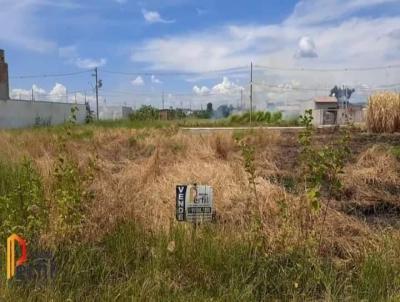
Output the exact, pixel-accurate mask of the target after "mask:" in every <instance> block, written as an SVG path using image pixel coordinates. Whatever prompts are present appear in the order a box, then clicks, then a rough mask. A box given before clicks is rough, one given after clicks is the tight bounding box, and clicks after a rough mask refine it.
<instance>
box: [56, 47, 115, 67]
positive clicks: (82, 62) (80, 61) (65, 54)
mask: <svg viewBox="0 0 400 302" xmlns="http://www.w3.org/2000/svg"><path fill="white" fill-rule="evenodd" d="M58 55H59V56H60V57H61V58H63V59H66V60H67V62H69V63H70V64H74V65H75V66H77V67H78V68H82V69H92V68H95V67H101V66H104V65H106V64H107V59H105V58H100V59H93V58H81V57H80V56H79V52H78V48H77V47H76V45H69V46H64V47H59V48H58Z"/></svg>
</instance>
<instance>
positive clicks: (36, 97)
mask: <svg viewBox="0 0 400 302" xmlns="http://www.w3.org/2000/svg"><path fill="white" fill-rule="evenodd" d="M399 70H400V65H396V64H393V65H387V66H372V67H352V68H336V67H328V68H326V69H323V68H306V67H282V66H267V65H259V64H254V65H253V68H250V66H238V67H233V68H227V69H219V70H206V71H199V72H186V71H155V70H142V71H126V70H121V71H118V70H112V69H108V68H107V69H106V68H104V69H103V68H99V69H98V77H99V79H101V81H102V83H103V85H102V86H101V87H100V85H99V83H96V82H95V80H94V77H93V73H94V71H93V70H84V71H76V72H66V73H44V74H36V75H14V76H11V77H10V79H11V80H12V82H14V81H15V82H17V83H18V84H20V83H31V85H32V84H34V83H35V81H36V80H40V81H42V82H43V81H45V80H47V81H49V82H50V81H53V82H54V81H55V80H57V81H60V82H63V83H69V82H74V83H75V84H74V85H76V86H80V87H79V88H78V89H68V88H67V86H68V84H56V85H58V86H57V87H56V86H55V87H54V88H53V89H52V90H51V91H45V90H44V89H41V88H39V87H37V86H35V85H32V89H13V90H12V91H11V97H12V98H13V99H16V100H31V101H48V102H67V103H73V102H75V103H86V102H87V103H89V104H90V105H91V106H92V107H93V106H97V104H96V93H95V91H96V88H98V89H99V99H98V102H99V106H103V107H104V106H130V107H133V108H138V107H139V106H141V105H143V104H149V105H153V106H155V107H158V108H170V107H173V108H185V109H193V110H195V109H205V108H206V106H207V103H213V105H214V108H215V107H217V106H219V105H223V104H224V105H230V106H232V107H234V108H236V109H238V110H249V109H250V103H251V101H252V104H253V109H254V110H258V109H260V110H261V109H268V110H281V111H285V112H291V111H293V112H296V111H302V110H303V109H305V108H307V107H310V106H312V102H313V99H314V98H315V97H319V96H329V95H331V90H332V88H333V87H334V86H338V87H346V88H350V89H354V90H355V92H354V94H353V95H352V97H351V101H352V102H355V103H366V101H367V99H368V96H369V95H371V94H373V93H375V92H378V91H384V90H391V91H399V89H400V83H399V80H398V75H397V73H398V71H399ZM77 79H78V80H77ZM79 79H81V80H79ZM251 79H252V80H251ZM83 83H85V84H83Z"/></svg>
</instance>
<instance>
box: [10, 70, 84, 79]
mask: <svg viewBox="0 0 400 302" xmlns="http://www.w3.org/2000/svg"><path fill="white" fill-rule="evenodd" d="M88 72H91V70H84V71H76V72H68V73H49V74H36V75H17V76H12V77H10V79H36V78H59V77H69V76H74V75H79V74H84V73H88Z"/></svg>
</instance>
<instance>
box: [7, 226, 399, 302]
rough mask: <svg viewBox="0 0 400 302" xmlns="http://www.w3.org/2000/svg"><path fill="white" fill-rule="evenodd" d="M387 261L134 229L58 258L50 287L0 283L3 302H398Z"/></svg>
mask: <svg viewBox="0 0 400 302" xmlns="http://www.w3.org/2000/svg"><path fill="white" fill-rule="evenodd" d="M389 254H390V253H385V254H377V253H371V254H369V255H367V256H366V257H365V260H362V261H361V262H356V261H355V260H354V262H353V263H352V264H348V265H342V266H338V265H336V264H335V263H334V262H332V261H331V260H329V259H324V258H319V257H318V256H316V255H315V254H313V253H311V252H310V250H308V249H298V250H294V251H291V252H286V253H276V254H265V253H264V252H262V251H261V250H259V248H257V247H256V246H255V245H254V244H252V242H250V241H249V240H238V239H235V237H234V236H232V233H229V232H228V231H223V230H221V229H220V226H218V225H212V226H208V227H201V228H197V230H195V229H193V228H191V227H190V226H189V225H179V226H174V227H172V229H171V231H170V232H169V233H166V232H151V231H147V230H144V229H143V228H141V227H140V226H138V225H137V224H134V223H129V224H122V225H120V227H119V228H117V229H116V230H115V231H114V233H113V234H110V235H109V236H108V237H107V238H104V239H103V240H102V241H101V242H99V243H89V244H79V243H76V244H75V245H70V246H64V247H63V248H62V249H60V250H58V251H57V252H56V262H57V275H56V278H55V279H54V280H52V281H51V282H48V283H44V284H43V283H30V284H29V283H26V284H18V283H16V282H11V283H9V284H8V285H6V284H5V283H4V282H3V283H1V286H2V287H3V288H4V289H5V290H4V291H2V293H1V294H0V299H5V300H10V299H12V300H13V301H43V300H46V301H50V300H54V301H66V300H68V299H70V300H72V301H111V300H112V301H128V300H129V301H132V300H133V301H271V300H280V301H281V300H284V301H292V300H297V301H305V300H313V301H314V300H334V301H340V300H343V299H345V298H347V299H350V300H360V299H364V300H366V301H384V300H390V299H395V298H396V297H397V298H398V297H399V296H398V293H399V282H398V281H399V273H400V266H399V264H398V261H395V260H393V259H392V257H389V256H388V255H389ZM2 273H3V272H2Z"/></svg>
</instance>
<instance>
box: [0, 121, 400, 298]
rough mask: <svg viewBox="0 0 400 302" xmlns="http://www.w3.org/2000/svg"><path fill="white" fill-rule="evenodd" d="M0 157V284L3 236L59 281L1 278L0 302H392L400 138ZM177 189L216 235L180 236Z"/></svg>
mask: <svg viewBox="0 0 400 302" xmlns="http://www.w3.org/2000/svg"><path fill="white" fill-rule="evenodd" d="M308 138H309V141H308ZM337 142H339V143H337ZM330 145H331V146H332V148H329V147H326V146H330ZM0 146H1V148H0V226H1V229H0V237H1V238H0V239H1V249H2V263H1V269H2V270H3V271H2V272H1V274H2V276H5V272H4V267H5V265H4V260H5V259H4V258H5V256H4V253H5V242H6V237H7V236H8V235H9V234H10V233H11V232H16V233H18V234H21V235H22V236H24V237H25V238H26V239H27V240H28V242H29V250H30V251H37V250H46V251H51V252H52V253H53V254H54V256H55V261H56V265H57V272H56V276H55V278H54V279H53V280H51V281H50V282H44V281H40V280H39V281H35V280H32V281H31V282H25V283H21V282H17V281H12V282H9V283H8V284H6V282H5V278H3V277H2V278H0V280H1V281H0V285H1V292H0V300H2V299H5V300H10V301H50V300H55V301H65V300H67V299H70V300H71V301H86V300H87V301H100V300H107V301H114V300H116V301H126V300H144V301H203V300H213V301H216V300H217V301H219V300H221V301H253V300H254V301H271V300H297V301H304V300H343V299H345V298H348V299H349V300H361V299H365V300H367V301H379V300H398V299H400V260H399V259H400V243H399V242H400V241H399V239H400V236H399V235H400V232H399V226H400V224H399V215H400V154H399V153H400V151H399V150H400V136H399V135H395V134H393V135H386V136H385V135H369V134H366V133H361V132H358V131H351V132H350V133H349V132H347V133H345V134H341V133H339V131H333V130H330V131H327V132H325V133H322V132H319V133H314V134H313V133H308V134H307V133H306V132H305V131H303V133H302V134H299V133H298V132H277V131H266V130H257V131H245V132H243V131H242V132H219V133H214V132H213V133H202V134H193V133H189V132H182V131H180V130H179V129H177V128H174V127H168V128H162V129H150V128H146V129H140V130H137V129H124V128H112V129H110V128H101V127H94V126H85V127H76V126H66V127H65V128H54V129H33V130H24V131H3V132H0ZM345 147H349V150H345V149H346V148H345ZM335 150H336V151H337V150H339V151H340V152H342V153H340V152H339V151H338V152H336V151H335ZM348 151H350V152H348ZM182 183H198V184H209V185H211V186H213V188H214V200H215V204H216V209H217V217H216V221H215V223H213V224H211V225H207V226H201V227H198V228H196V229H195V228H193V227H192V226H191V225H187V224H178V223H177V222H176V221H175V186H176V185H177V184H182Z"/></svg>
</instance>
